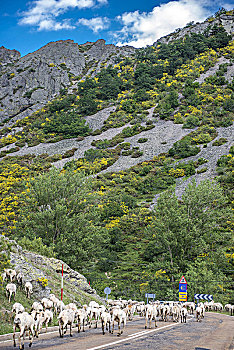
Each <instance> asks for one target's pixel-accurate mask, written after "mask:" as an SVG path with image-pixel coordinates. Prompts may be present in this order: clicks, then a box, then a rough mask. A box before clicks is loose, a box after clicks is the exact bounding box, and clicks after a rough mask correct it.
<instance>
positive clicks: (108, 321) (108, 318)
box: [100, 311, 111, 335]
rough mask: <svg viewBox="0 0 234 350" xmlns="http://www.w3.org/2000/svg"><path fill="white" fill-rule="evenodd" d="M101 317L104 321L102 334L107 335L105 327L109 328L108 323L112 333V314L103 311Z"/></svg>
mask: <svg viewBox="0 0 234 350" xmlns="http://www.w3.org/2000/svg"><path fill="white" fill-rule="evenodd" d="M100 318H101V322H102V334H103V335H105V329H106V330H108V327H107V325H109V333H111V314H110V313H109V312H106V311H103V312H102V313H101V316H100Z"/></svg>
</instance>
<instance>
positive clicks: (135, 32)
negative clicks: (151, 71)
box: [0, 0, 233, 56]
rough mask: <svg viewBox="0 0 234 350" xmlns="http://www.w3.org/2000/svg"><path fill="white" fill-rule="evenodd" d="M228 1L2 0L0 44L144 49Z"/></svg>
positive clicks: (27, 48) (23, 47) (18, 47)
mask: <svg viewBox="0 0 234 350" xmlns="http://www.w3.org/2000/svg"><path fill="white" fill-rule="evenodd" d="M221 7H224V8H225V9H227V10H230V9H232V8H233V1H232V0H215V1H214V0H171V1H168V0H161V1H158V0H154V1H153V0H141V1H140V0H125V1H121V0H33V1H30V0H29V1H28V0H11V1H6V0H0V46H2V45H3V46H5V47H6V48H8V49H16V50H18V51H19V52H20V53H21V55H22V56H24V55H26V54H27V53H29V52H33V51H35V50H37V49H39V48H40V47H42V46H43V45H46V44H47V43H48V42H50V41H56V40H66V39H72V40H74V41H75V42H77V43H78V44H83V43H85V42H87V41H96V40H98V39H105V40H106V42H107V43H108V44H110V43H112V44H115V45H119V46H122V45H132V46H134V47H144V46H146V45H151V44H153V43H154V42H155V41H156V40H157V39H159V38H160V37H162V36H164V35H167V34H169V33H171V32H173V31H174V30H175V29H177V28H182V27H184V26H185V25H186V24H187V23H189V22H192V21H194V22H195V23H196V22H202V21H204V20H205V19H206V18H208V17H209V16H211V15H212V14H214V13H215V12H216V11H218V10H219V9H220V8H221Z"/></svg>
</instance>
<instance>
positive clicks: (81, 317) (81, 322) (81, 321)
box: [76, 308, 87, 333]
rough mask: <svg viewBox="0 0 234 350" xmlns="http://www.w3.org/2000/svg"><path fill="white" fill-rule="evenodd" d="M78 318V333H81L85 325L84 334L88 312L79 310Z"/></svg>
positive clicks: (77, 312)
mask: <svg viewBox="0 0 234 350" xmlns="http://www.w3.org/2000/svg"><path fill="white" fill-rule="evenodd" d="M76 318H77V326H78V333H80V330H81V325H83V332H84V331H85V329H84V324H85V321H86V320H87V312H86V310H85V309H84V308H82V309H78V310H77V311H76Z"/></svg>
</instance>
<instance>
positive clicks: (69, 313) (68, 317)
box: [58, 309, 76, 338]
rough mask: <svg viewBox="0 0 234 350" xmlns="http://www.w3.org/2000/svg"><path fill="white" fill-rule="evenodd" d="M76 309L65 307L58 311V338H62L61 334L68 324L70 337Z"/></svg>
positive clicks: (64, 331)
mask: <svg viewBox="0 0 234 350" xmlns="http://www.w3.org/2000/svg"><path fill="white" fill-rule="evenodd" d="M75 313H76V311H74V310H71V309H66V310H63V311H61V312H60V314H59V315H58V321H59V335H60V338H63V335H64V334H65V333H66V330H65V329H67V326H68V325H69V326H70V336H71V337H72V324H73V323H74V320H75Z"/></svg>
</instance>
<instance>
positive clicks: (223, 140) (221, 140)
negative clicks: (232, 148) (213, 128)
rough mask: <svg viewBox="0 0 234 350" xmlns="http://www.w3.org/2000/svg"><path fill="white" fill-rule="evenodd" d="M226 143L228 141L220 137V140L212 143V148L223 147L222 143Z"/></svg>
mask: <svg viewBox="0 0 234 350" xmlns="http://www.w3.org/2000/svg"><path fill="white" fill-rule="evenodd" d="M227 141H228V140H227V139H226V138H224V137H221V138H220V139H218V140H216V141H214V142H213V143H212V146H221V145H223V144H224V143H226V142H227Z"/></svg>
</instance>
